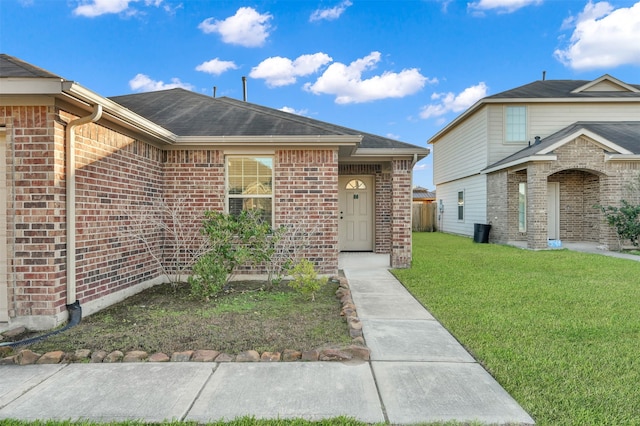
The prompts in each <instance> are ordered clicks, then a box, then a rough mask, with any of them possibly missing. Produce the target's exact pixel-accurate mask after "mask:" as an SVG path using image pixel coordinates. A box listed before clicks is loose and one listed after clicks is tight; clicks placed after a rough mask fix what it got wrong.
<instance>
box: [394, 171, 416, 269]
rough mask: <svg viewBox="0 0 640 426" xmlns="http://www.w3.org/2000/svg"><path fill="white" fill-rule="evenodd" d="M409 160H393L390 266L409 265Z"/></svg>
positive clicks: (410, 190)
mask: <svg viewBox="0 0 640 426" xmlns="http://www.w3.org/2000/svg"><path fill="white" fill-rule="evenodd" d="M411 165H412V163H411V161H410V160H393V161H392V162H391V166H392V178H391V188H392V194H393V195H392V196H393V205H392V217H391V235H393V242H392V245H391V267H392V268H409V267H410V266H411V197H412V188H411V172H412V168H411Z"/></svg>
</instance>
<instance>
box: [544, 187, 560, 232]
mask: <svg viewBox="0 0 640 426" xmlns="http://www.w3.org/2000/svg"><path fill="white" fill-rule="evenodd" d="M547 235H548V238H549V239H550V240H559V239H560V184H559V183H558V182H549V183H547Z"/></svg>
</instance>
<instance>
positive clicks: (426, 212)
mask: <svg viewBox="0 0 640 426" xmlns="http://www.w3.org/2000/svg"><path fill="white" fill-rule="evenodd" d="M437 207H438V206H437V204H436V203H429V204H417V203H416V204H413V206H412V209H413V223H412V224H411V229H412V230H413V231H414V232H435V231H437V229H436V227H437V226H436V224H437V220H438V219H437V217H438V216H437V215H438V212H437Z"/></svg>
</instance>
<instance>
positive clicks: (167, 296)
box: [29, 281, 351, 355]
mask: <svg viewBox="0 0 640 426" xmlns="http://www.w3.org/2000/svg"><path fill="white" fill-rule="evenodd" d="M336 289H337V284H334V283H331V282H329V283H328V284H326V285H324V286H323V287H322V288H321V290H320V291H318V293H317V294H316V300H315V302H311V300H310V297H307V296H303V295H301V294H300V293H298V292H295V291H293V290H292V289H290V288H289V287H288V286H287V285H285V284H281V285H279V286H277V287H273V288H271V287H270V286H265V283H264V282H261V281H242V282H235V283H233V288H232V291H230V292H228V293H225V294H222V295H220V296H219V297H217V298H215V299H212V300H211V301H208V302H205V301H201V300H198V299H194V298H193V297H191V296H190V295H189V286H188V285H186V284H181V285H178V286H177V287H176V288H173V287H172V286H171V285H170V284H165V285H160V286H156V287H153V288H151V289H148V290H145V291H143V292H142V293H139V294H137V295H135V296H133V297H130V298H128V299H127V300H125V301H123V302H121V303H118V304H116V305H113V306H111V307H109V308H107V309H105V310H103V311H100V312H98V313H96V314H94V315H91V316H87V317H85V318H83V319H82V321H81V323H80V324H79V325H77V326H76V327H74V328H71V329H69V330H68V331H66V332H64V333H61V334H58V335H56V336H53V337H50V338H48V339H46V340H44V341H42V342H39V343H36V344H33V345H31V346H30V347H29V349H31V350H33V351H35V352H39V353H43V352H47V351H53V350H61V351H64V352H72V351H74V350H76V349H90V350H92V351H94V350H105V351H107V352H110V351H114V350H120V351H123V352H126V351H130V350H143V351H146V352H148V353H150V354H151V353H154V352H164V353H166V354H168V355H171V354H172V353H173V352H180V351H185V350H196V349H213V350H217V351H220V352H226V353H229V354H238V353H240V352H242V351H246V350H256V351H258V352H265V351H271V352H282V351H283V350H284V349H293V350H309V349H318V348H322V347H329V346H343V345H346V344H349V343H350V342H351V339H350V337H349V332H348V328H347V324H346V322H345V320H344V318H343V317H341V316H340V309H341V306H340V302H339V301H338V299H337V298H336V296H335V290H336Z"/></svg>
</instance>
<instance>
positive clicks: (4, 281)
mask: <svg viewBox="0 0 640 426" xmlns="http://www.w3.org/2000/svg"><path fill="white" fill-rule="evenodd" d="M6 157H7V144H6V135H5V133H0V322H6V321H9V297H8V294H7V285H8V269H7V259H8V256H9V253H8V250H7V237H8V236H7V197H8V196H9V192H8V191H7V161H6Z"/></svg>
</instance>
